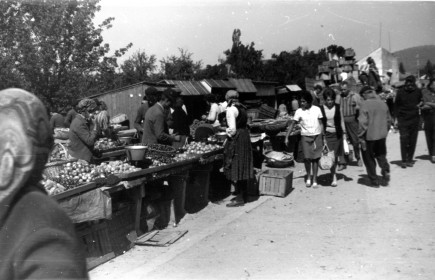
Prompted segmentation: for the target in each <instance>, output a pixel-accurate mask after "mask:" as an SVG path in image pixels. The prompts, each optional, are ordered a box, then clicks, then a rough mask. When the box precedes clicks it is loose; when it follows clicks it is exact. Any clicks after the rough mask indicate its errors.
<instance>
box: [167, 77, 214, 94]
mask: <svg viewBox="0 0 435 280" xmlns="http://www.w3.org/2000/svg"><path fill="white" fill-rule="evenodd" d="M165 82H166V83H167V84H171V85H175V86H176V87H178V88H179V89H180V90H181V95H205V94H209V92H208V91H207V89H206V88H205V87H204V86H203V85H202V84H201V82H198V81H180V80H165Z"/></svg>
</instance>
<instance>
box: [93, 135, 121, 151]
mask: <svg viewBox="0 0 435 280" xmlns="http://www.w3.org/2000/svg"><path fill="white" fill-rule="evenodd" d="M119 146H122V143H121V142H120V141H113V140H112V139H109V138H105V137H103V138H100V139H98V140H97V141H96V142H95V144H94V149H95V150H100V151H104V150H109V149H112V148H116V147H119Z"/></svg>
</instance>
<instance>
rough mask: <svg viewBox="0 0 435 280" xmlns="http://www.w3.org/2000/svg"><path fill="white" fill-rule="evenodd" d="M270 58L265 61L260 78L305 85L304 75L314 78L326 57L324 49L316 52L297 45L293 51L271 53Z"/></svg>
mask: <svg viewBox="0 0 435 280" xmlns="http://www.w3.org/2000/svg"><path fill="white" fill-rule="evenodd" d="M272 58H273V59H272V60H270V61H268V62H266V63H265V65H264V67H263V71H264V72H263V73H264V76H262V79H264V80H269V81H277V82H280V83H283V84H298V85H299V86H301V87H302V88H304V85H305V77H310V78H314V77H315V76H316V74H317V68H318V65H320V64H321V63H322V62H323V61H325V60H327V59H328V55H327V53H326V49H321V50H319V51H318V52H314V51H309V50H307V49H305V50H304V49H303V48H302V47H298V48H296V49H295V50H293V51H282V52H281V53H280V54H273V55H272Z"/></svg>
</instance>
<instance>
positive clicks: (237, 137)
mask: <svg viewBox="0 0 435 280" xmlns="http://www.w3.org/2000/svg"><path fill="white" fill-rule="evenodd" d="M226 98H227V101H228V108H227V112H226V119H227V124H228V128H227V130H226V132H227V135H228V138H227V141H226V143H225V147H224V149H225V152H224V173H225V176H226V177H227V179H228V180H230V181H231V182H232V183H234V184H235V188H236V193H238V195H237V197H236V199H234V200H233V201H232V202H231V203H229V204H227V207H237V206H243V205H244V204H245V203H246V202H248V201H247V200H248V193H247V191H248V180H250V179H251V178H253V176H254V168H253V161H252V147H251V139H250V136H249V130H248V127H247V123H248V115H247V113H246V108H245V106H243V105H242V104H241V103H239V101H238V98H239V94H238V92H237V91H235V90H230V91H228V93H227V95H226Z"/></svg>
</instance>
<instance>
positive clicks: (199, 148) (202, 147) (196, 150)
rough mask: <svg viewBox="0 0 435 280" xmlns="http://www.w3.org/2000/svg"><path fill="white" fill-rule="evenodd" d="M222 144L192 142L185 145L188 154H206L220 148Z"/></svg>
mask: <svg viewBox="0 0 435 280" xmlns="http://www.w3.org/2000/svg"><path fill="white" fill-rule="evenodd" d="M220 148H221V146H219V145H217V144H207V143H203V142H191V143H190V144H187V145H186V146H184V149H185V150H186V153H188V154H200V155H201V154H205V153H209V152H212V151H215V150H218V149H220Z"/></svg>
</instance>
